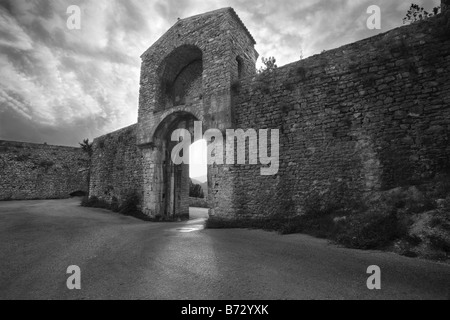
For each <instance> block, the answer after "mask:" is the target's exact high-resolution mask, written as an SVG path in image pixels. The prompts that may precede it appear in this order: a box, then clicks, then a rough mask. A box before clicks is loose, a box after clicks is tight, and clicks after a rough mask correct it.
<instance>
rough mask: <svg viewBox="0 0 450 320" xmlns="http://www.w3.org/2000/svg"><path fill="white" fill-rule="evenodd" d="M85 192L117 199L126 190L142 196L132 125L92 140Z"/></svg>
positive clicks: (140, 156)
mask: <svg viewBox="0 0 450 320" xmlns="http://www.w3.org/2000/svg"><path fill="white" fill-rule="evenodd" d="M93 150H94V156H93V157H92V163H91V178H90V191H89V196H91V197H92V196H96V197H98V198H99V199H102V200H105V201H108V202H112V201H113V200H114V201H117V202H118V203H121V202H123V201H124V200H125V199H126V197H127V196H128V195H130V194H133V193H135V194H137V195H138V196H140V197H141V198H142V192H143V185H144V183H145V182H146V181H144V180H143V175H142V165H143V162H144V161H143V154H142V152H141V150H140V149H139V148H138V146H137V141H136V125H133V126H130V127H127V128H123V129H121V130H118V131H116V132H113V133H110V134H108V135H105V136H102V137H99V138H97V139H95V140H94V144H93Z"/></svg>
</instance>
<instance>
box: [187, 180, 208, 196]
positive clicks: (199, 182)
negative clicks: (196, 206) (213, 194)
mask: <svg viewBox="0 0 450 320" xmlns="http://www.w3.org/2000/svg"><path fill="white" fill-rule="evenodd" d="M201 178H202V177H200V179H201ZM197 179H199V178H198V177H197V178H191V180H192V183H193V184H198V185H200V186H201V187H202V189H203V193H204V194H205V197H207V196H208V182H207V179H205V182H201V181H199V180H197Z"/></svg>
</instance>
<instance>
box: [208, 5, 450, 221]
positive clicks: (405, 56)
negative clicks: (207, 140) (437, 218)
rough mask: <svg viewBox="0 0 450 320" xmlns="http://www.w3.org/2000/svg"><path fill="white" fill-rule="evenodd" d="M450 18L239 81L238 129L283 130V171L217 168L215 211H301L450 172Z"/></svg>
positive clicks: (214, 172) (214, 170) (232, 214)
mask: <svg viewBox="0 0 450 320" xmlns="http://www.w3.org/2000/svg"><path fill="white" fill-rule="evenodd" d="M448 21H449V15H448V13H447V15H446V16H444V15H440V16H438V17H435V18H432V19H429V20H428V21H424V22H420V23H414V24H413V25H410V26H405V27H402V28H398V29H394V30H392V31H390V32H387V33H385V34H381V35H378V36H375V37H372V38H369V39H365V40H362V41H359V42H356V43H353V44H350V45H347V46H344V47H341V48H338V49H335V50H331V51H327V52H325V53H322V54H320V55H316V56H313V57H311V58H308V59H305V60H302V61H298V62H296V63H293V64H290V65H287V66H284V67H282V68H279V69H277V70H275V71H274V72H272V73H266V74H264V75H263V76H255V77H253V78H248V79H244V80H242V81H241V82H240V83H239V84H238V85H237V84H236V85H234V94H235V96H234V98H233V101H234V104H235V105H234V110H235V125H236V127H238V128H242V129H247V128H254V129H267V128H268V129H279V130H280V169H279V173H278V175H275V176H261V174H260V167H259V166H249V165H246V166H237V165H236V166H220V167H211V168H210V171H212V172H211V174H212V175H213V179H214V182H213V185H212V189H213V190H212V191H213V193H214V194H216V195H217V196H216V198H215V202H214V203H212V206H213V208H214V211H213V212H214V213H215V214H216V215H220V216H223V217H226V216H228V217H235V216H236V215H238V216H239V215H250V216H261V215H262V216H270V215H273V214H298V213H302V212H304V211H305V208H307V206H308V205H310V204H311V203H312V204H313V205H315V206H316V207H321V206H322V207H323V208H325V207H327V206H333V205H339V204H343V203H344V202H354V201H355V200H358V199H362V198H363V197H364V196H365V195H368V194H371V193H373V192H376V191H379V190H385V189H391V188H394V187H397V186H401V185H411V184H417V183H421V182H423V181H426V180H427V179H431V178H432V177H433V176H434V175H435V174H436V173H438V172H441V171H446V170H448V169H449V168H450V140H449V139H450V135H449V130H450V81H449V80H450V79H449V75H450V30H449V28H448V27H449V23H448ZM211 199H212V198H211Z"/></svg>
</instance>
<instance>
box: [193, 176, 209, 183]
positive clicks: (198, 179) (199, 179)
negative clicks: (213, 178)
mask: <svg viewBox="0 0 450 320" xmlns="http://www.w3.org/2000/svg"><path fill="white" fill-rule="evenodd" d="M191 179H192V181H194V180H196V181H199V182H201V183H203V182H207V181H208V177H207V176H200V177H193V178H191Z"/></svg>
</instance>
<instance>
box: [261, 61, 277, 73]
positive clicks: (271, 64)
mask: <svg viewBox="0 0 450 320" xmlns="http://www.w3.org/2000/svg"><path fill="white" fill-rule="evenodd" d="M276 62H277V60H276V59H275V58H274V57H269V58H267V59H266V58H264V57H262V63H263V64H264V66H263V67H261V68H260V69H259V70H258V73H259V74H261V73H264V72H272V71H273V70H275V69H276V68H278V66H277V64H276Z"/></svg>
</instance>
